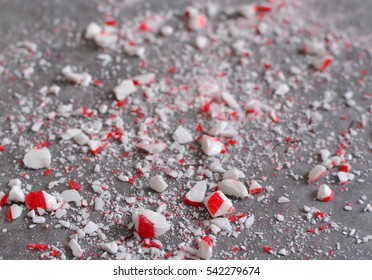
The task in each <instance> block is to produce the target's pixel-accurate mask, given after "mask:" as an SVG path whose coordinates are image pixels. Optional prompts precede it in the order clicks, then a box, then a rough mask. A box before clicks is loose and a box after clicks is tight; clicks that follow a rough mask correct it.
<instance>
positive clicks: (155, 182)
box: [150, 175, 168, 192]
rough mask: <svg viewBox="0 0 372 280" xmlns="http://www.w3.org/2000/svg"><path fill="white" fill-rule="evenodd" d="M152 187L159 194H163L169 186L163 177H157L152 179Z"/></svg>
mask: <svg viewBox="0 0 372 280" xmlns="http://www.w3.org/2000/svg"><path fill="white" fill-rule="evenodd" d="M150 187H151V188H152V189H153V190H154V191H157V192H163V191H164V190H165V189H166V188H167V187H168V184H167V183H166V182H165V181H164V179H163V177H162V176H160V175H156V176H154V177H152V178H151V179H150Z"/></svg>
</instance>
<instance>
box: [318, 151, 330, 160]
mask: <svg viewBox="0 0 372 280" xmlns="http://www.w3.org/2000/svg"><path fill="white" fill-rule="evenodd" d="M319 154H320V157H321V159H322V161H325V160H327V159H328V158H329V156H330V155H331V152H330V151H328V150H327V149H323V150H320V151H319Z"/></svg>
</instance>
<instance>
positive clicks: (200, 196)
mask: <svg viewBox="0 0 372 280" xmlns="http://www.w3.org/2000/svg"><path fill="white" fill-rule="evenodd" d="M206 191H207V183H206V182H205V181H201V182H197V183H196V184H195V186H194V187H193V188H192V189H191V190H189V191H188V192H187V194H186V195H185V198H184V202H185V204H188V205H191V206H196V207H198V206H203V201H204V197H205V193H206Z"/></svg>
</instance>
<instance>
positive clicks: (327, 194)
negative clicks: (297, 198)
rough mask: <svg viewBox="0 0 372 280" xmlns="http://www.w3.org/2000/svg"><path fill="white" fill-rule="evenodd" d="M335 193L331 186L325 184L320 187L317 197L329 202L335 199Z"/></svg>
mask: <svg viewBox="0 0 372 280" xmlns="http://www.w3.org/2000/svg"><path fill="white" fill-rule="evenodd" d="M334 195H335V192H334V191H333V190H332V189H331V188H330V187H328V186H327V185H325V184H324V185H321V186H320V187H319V190H318V193H317V195H316V198H317V199H318V200H321V201H323V202H328V201H331V200H332V199H333V197H334Z"/></svg>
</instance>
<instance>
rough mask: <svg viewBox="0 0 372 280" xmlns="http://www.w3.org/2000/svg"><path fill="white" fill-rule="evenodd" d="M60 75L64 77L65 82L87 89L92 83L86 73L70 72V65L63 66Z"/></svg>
mask: <svg viewBox="0 0 372 280" xmlns="http://www.w3.org/2000/svg"><path fill="white" fill-rule="evenodd" d="M62 74H63V75H64V76H65V77H66V79H67V80H69V81H71V82H74V83H76V84H78V85H82V86H84V87H87V86H89V85H90V83H91V82H92V76H91V75H90V74H89V73H87V72H82V73H76V72H74V71H72V68H71V66H70V65H67V66H65V67H64V68H63V69H62Z"/></svg>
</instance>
